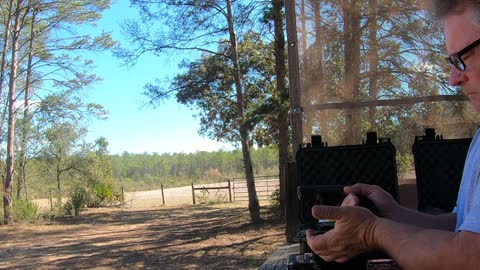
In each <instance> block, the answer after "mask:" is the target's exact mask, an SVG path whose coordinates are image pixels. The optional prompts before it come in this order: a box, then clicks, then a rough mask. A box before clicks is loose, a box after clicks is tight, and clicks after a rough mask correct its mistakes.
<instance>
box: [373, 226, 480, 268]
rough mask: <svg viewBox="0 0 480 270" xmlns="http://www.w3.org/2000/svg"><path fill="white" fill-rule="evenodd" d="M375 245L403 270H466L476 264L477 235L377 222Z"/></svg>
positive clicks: (479, 261) (478, 261) (479, 244)
mask: <svg viewBox="0 0 480 270" xmlns="http://www.w3.org/2000/svg"><path fill="white" fill-rule="evenodd" d="M374 239H375V240H374V241H375V246H377V247H378V248H380V249H382V250H384V251H385V252H386V253H388V254H389V255H390V256H391V257H392V258H393V259H394V260H395V261H396V262H397V263H398V264H399V265H400V267H401V268H402V269H405V270H417V269H418V270H424V269H436V270H443V269H445V270H447V269H448V270H450V269H456V270H467V269H468V270H470V269H477V268H478V267H479V265H480V256H479V255H478V252H479V250H480V234H478V233H473V232H467V231H462V232H459V233H454V232H447V231H441V230H431V229H424V228H419V227H415V226H411V225H406V224H401V223H398V222H393V221H391V220H387V219H378V220H377V222H376V225H375V230H374Z"/></svg>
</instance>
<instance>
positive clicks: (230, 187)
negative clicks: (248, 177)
mask: <svg viewBox="0 0 480 270" xmlns="http://www.w3.org/2000/svg"><path fill="white" fill-rule="evenodd" d="M228 198H229V199H230V202H232V185H231V184H230V179H228Z"/></svg>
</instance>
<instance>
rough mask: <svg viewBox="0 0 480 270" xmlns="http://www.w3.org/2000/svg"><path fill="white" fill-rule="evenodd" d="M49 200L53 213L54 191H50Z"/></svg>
mask: <svg viewBox="0 0 480 270" xmlns="http://www.w3.org/2000/svg"><path fill="white" fill-rule="evenodd" d="M48 193H49V196H48V198H49V199H50V211H53V198H52V191H51V190H50V191H49V192H48Z"/></svg>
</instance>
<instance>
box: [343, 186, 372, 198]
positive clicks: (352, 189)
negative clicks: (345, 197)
mask: <svg viewBox="0 0 480 270" xmlns="http://www.w3.org/2000/svg"><path fill="white" fill-rule="evenodd" d="M343 191H344V192H345V193H347V194H352V193H353V194H356V195H362V196H365V197H369V195H370V194H371V193H373V192H374V191H375V186H374V185H367V184H355V185H353V186H346V187H344V188H343Z"/></svg>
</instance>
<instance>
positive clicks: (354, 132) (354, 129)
mask: <svg viewBox="0 0 480 270" xmlns="http://www.w3.org/2000/svg"><path fill="white" fill-rule="evenodd" d="M361 7H362V5H361V1H360V0H350V1H345V2H343V6H342V8H343V14H344V26H343V31H344V32H343V43H344V47H345V52H344V72H345V73H344V101H345V102H353V101H356V100H357V96H358V92H359V91H360V89H359V88H360V37H361V27H360V19H361ZM358 117H359V109H346V110H345V118H346V119H345V134H344V143H345V144H354V143H358V142H359V140H360V123H359V122H360V121H359V119H358Z"/></svg>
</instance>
